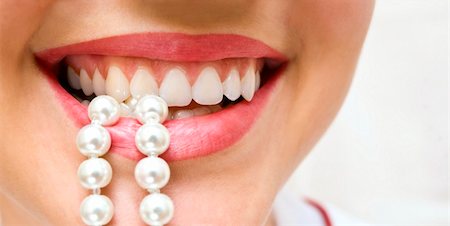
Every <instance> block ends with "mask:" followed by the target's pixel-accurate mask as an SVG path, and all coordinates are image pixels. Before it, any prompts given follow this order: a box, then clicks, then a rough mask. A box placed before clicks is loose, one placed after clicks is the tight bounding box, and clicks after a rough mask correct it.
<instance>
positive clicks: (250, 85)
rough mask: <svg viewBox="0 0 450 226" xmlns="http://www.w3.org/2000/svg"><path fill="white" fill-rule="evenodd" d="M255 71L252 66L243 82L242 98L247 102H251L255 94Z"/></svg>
mask: <svg viewBox="0 0 450 226" xmlns="http://www.w3.org/2000/svg"><path fill="white" fill-rule="evenodd" d="M255 80H256V79H255V69H254V67H253V66H250V67H249V68H248V70H247V72H246V73H245V75H244V77H243V78H242V81H241V88H242V97H244V99H246V100H247V101H251V100H252V98H253V95H254V94H255V85H256V82H255Z"/></svg>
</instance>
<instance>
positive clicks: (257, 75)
mask: <svg viewBox="0 0 450 226" xmlns="http://www.w3.org/2000/svg"><path fill="white" fill-rule="evenodd" d="M260 85H261V74H260V73H259V71H257V72H256V76H255V90H258V89H259V86H260Z"/></svg>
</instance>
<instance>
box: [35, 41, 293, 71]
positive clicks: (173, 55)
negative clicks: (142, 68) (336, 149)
mask: <svg viewBox="0 0 450 226" xmlns="http://www.w3.org/2000/svg"><path fill="white" fill-rule="evenodd" d="M80 54H92V55H109V56H123V57H125V56H127V57H143V58H149V59H159V60H166V61H185V62H186V61H215V60H220V59H225V58H268V59H271V60H273V61H277V62H279V63H282V62H284V61H286V60H287V58H286V56H285V55H283V54H282V53H280V52H279V51H277V50H274V49H273V48H271V47H269V46H267V45H266V44H264V43H262V42H261V41H258V40H255V39H252V38H248V37H244V36H241V35H235V34H208V35H188V34H180V33H137V34H126V35H120V36H112V37H106V38H101V39H96V40H90V41H86V42H81V43H76V44H70V45H66V46H62V47H56V48H52V49H47V50H43V51H39V52H37V53H36V57H37V58H38V59H39V60H41V61H43V62H44V63H46V64H47V65H53V64H55V63H58V62H59V61H60V60H61V59H63V58H64V57H65V56H68V55H80Z"/></svg>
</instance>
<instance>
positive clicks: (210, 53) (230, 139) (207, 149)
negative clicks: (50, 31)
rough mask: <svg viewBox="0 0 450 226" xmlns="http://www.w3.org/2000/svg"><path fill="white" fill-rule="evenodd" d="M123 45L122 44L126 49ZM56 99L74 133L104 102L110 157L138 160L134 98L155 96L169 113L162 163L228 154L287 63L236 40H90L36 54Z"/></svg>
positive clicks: (153, 36) (155, 36)
mask: <svg viewBox="0 0 450 226" xmlns="http://www.w3.org/2000/svg"><path fill="white" fill-rule="evenodd" d="M127 43H128V44H129V45H126V44H127ZM36 58H37V62H38V63H39V66H40V68H41V69H42V70H43V71H44V72H45V74H47V75H48V78H49V79H48V80H49V82H50V84H51V86H52V87H53V88H54V90H55V91H56V92H55V93H56V96H57V97H58V99H59V100H61V103H62V105H63V107H64V109H65V110H66V111H67V112H68V113H69V116H70V117H71V118H73V119H74V121H75V122H76V124H77V126H80V127H81V126H83V125H85V124H88V123H89V120H88V118H87V113H86V111H87V110H86V108H87V105H88V104H89V102H90V100H92V99H93V98H94V97H95V96H99V95H104V94H106V95H109V96H111V97H113V98H115V99H116V100H117V101H118V102H119V103H121V106H122V116H123V117H122V118H121V120H120V121H119V123H118V124H116V125H115V126H112V127H109V128H108V130H109V132H110V134H111V137H112V148H111V152H112V153H117V154H120V155H122V156H124V157H127V158H130V159H133V160H139V159H141V158H143V157H144V156H143V155H142V154H141V153H140V152H139V151H138V150H137V149H136V147H135V145H134V136H135V132H136V130H137V129H138V127H139V126H140V124H139V123H138V122H137V120H135V119H134V118H133V117H132V116H133V115H132V111H133V108H134V104H136V102H137V99H139V98H140V97H141V96H143V95H146V94H153V95H158V96H160V97H161V98H163V99H164V100H165V101H166V102H167V104H168V106H169V112H170V113H169V120H168V121H166V122H165V123H164V124H165V126H166V127H167V128H168V130H169V132H170V135H171V144H170V147H169V149H168V150H167V151H166V152H165V153H164V154H163V155H162V156H161V157H162V158H164V159H166V160H167V161H174V160H183V159H189V158H194V157H200V156H204V155H208V154H212V153H215V152H217V151H220V150H223V149H226V148H227V147H229V146H231V145H233V144H234V143H236V142H237V141H239V140H240V139H241V138H242V137H243V136H244V135H245V134H246V132H248V131H249V129H250V128H251V127H252V125H253V124H254V122H255V121H256V119H257V118H258V116H259V115H260V114H259V113H260V112H261V110H262V109H263V108H264V106H265V105H266V102H267V101H268V99H269V97H270V96H271V95H270V94H271V93H272V92H271V91H272V90H273V87H274V86H275V84H276V81H277V80H278V79H277V78H279V77H280V76H279V75H280V74H281V72H282V71H283V69H284V68H285V66H286V64H287V60H286V58H285V57H284V56H283V55H282V54H280V53H279V52H277V51H275V50H273V49H271V48H270V47H268V46H266V45H265V44H263V43H261V42H259V41H257V40H253V39H249V38H246V37H243V36H238V35H184V34H173V33H145V34H132V35H125V36H115V37H111V38H104V39H99V40H93V41H88V42H83V43H78V44H73V45H68V46H63V47H58V48H54V49H49V50H44V51H40V52H38V53H36Z"/></svg>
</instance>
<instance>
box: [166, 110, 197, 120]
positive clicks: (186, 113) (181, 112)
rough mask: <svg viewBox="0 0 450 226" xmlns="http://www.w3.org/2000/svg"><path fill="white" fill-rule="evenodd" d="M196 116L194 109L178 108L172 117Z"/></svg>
mask: <svg viewBox="0 0 450 226" xmlns="http://www.w3.org/2000/svg"><path fill="white" fill-rule="evenodd" d="M193 116H194V111H192V110H178V111H176V112H174V113H173V114H172V117H171V118H172V119H182V118H191V117H193Z"/></svg>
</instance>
